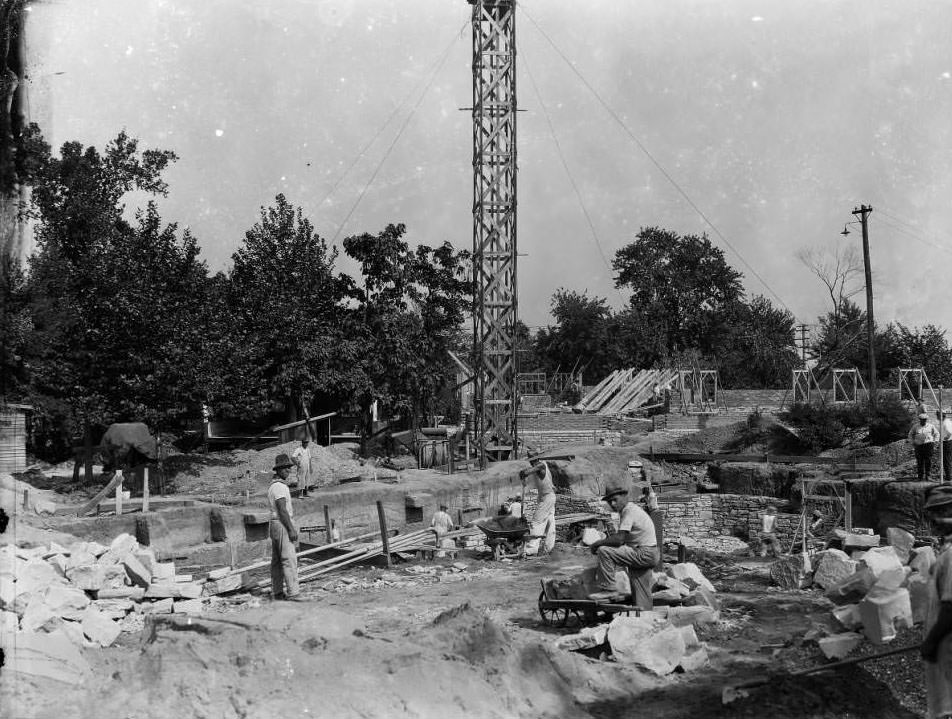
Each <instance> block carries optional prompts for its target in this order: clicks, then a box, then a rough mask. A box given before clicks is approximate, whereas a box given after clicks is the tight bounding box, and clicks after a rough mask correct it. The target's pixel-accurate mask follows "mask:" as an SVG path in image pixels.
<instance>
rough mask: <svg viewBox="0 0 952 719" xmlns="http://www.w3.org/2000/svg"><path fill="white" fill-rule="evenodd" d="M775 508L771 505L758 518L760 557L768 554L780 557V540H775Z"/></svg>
mask: <svg viewBox="0 0 952 719" xmlns="http://www.w3.org/2000/svg"><path fill="white" fill-rule="evenodd" d="M776 530H777V508H776V507H775V506H773V505H772V504H768V505H767V509H766V511H765V512H764V514H763V516H762V517H761V518H760V556H761V557H766V556H767V552H770V555H771V556H772V557H779V556H780V540H778V539H777V531H776Z"/></svg>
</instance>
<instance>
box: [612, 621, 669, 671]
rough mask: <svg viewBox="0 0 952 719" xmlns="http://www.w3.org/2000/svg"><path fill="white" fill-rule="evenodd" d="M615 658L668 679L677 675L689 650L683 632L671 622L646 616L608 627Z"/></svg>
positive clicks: (613, 623)
mask: <svg viewBox="0 0 952 719" xmlns="http://www.w3.org/2000/svg"><path fill="white" fill-rule="evenodd" d="M608 643H609V644H610V645H611V648H612V655H613V656H614V657H615V659H616V661H618V662H621V663H622V664H634V665H637V666H639V667H642V668H644V669H647V670H648V671H650V672H652V673H654V674H657V675H658V676H664V675H666V674H670V673H671V672H673V671H674V670H675V669H676V668H677V667H678V665H679V664H680V663H681V660H682V659H683V657H684V655H685V652H686V649H685V645H684V636H683V635H682V634H681V631H680V630H679V629H678V628H677V627H674V626H672V625H671V624H669V623H668V622H666V621H664V620H662V619H659V618H652V617H650V616H646V615H644V614H643V615H642V616H640V617H625V616H616V617H615V618H614V619H613V620H612V622H611V624H609V625H608Z"/></svg>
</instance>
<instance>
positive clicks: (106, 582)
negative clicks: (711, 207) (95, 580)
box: [99, 564, 129, 591]
mask: <svg viewBox="0 0 952 719" xmlns="http://www.w3.org/2000/svg"><path fill="white" fill-rule="evenodd" d="M99 566H101V567H102V568H103V571H104V579H103V585H102V588H103V589H122V588H123V587H126V586H128V584H129V575H128V573H127V572H126V568H125V566H124V565H122V564H100V565H99ZM100 591H102V590H100Z"/></svg>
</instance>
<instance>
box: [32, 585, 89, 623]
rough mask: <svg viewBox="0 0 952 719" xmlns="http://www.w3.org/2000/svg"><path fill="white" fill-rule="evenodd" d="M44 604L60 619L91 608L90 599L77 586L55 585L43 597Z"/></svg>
mask: <svg viewBox="0 0 952 719" xmlns="http://www.w3.org/2000/svg"><path fill="white" fill-rule="evenodd" d="M43 603H44V604H45V605H46V606H47V607H48V608H49V609H50V611H51V612H53V613H54V614H56V615H57V616H59V617H62V616H64V615H67V614H69V613H70V612H71V611H81V610H83V609H85V608H86V607H88V606H89V597H88V596H86V592H84V591H83V590H82V589H78V588H77V587H75V586H62V585H53V586H51V587H48V588H47V590H46V593H45V594H44V595H43Z"/></svg>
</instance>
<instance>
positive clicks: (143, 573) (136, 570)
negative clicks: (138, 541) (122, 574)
mask: <svg viewBox="0 0 952 719" xmlns="http://www.w3.org/2000/svg"><path fill="white" fill-rule="evenodd" d="M122 566H123V567H124V568H125V570H126V575H127V576H128V577H129V581H130V582H131V583H132V584H134V585H136V586H139V587H142V588H143V589H145V588H148V586H149V583H150V581H151V579H152V570H151V569H146V567H145V566H144V565H143V564H142V562H140V561H139V560H138V559H137V558H136V555H135V554H134V553H132V552H130V553H129V554H127V555H126V556H125V557H123V559H122Z"/></svg>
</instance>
